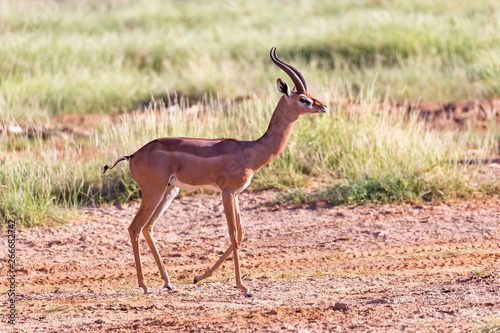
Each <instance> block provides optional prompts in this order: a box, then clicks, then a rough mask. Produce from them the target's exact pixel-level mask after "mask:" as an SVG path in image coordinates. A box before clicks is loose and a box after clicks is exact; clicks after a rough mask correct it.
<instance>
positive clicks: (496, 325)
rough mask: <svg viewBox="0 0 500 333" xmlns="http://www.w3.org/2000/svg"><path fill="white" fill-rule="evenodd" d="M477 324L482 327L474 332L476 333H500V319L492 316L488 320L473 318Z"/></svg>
mask: <svg viewBox="0 0 500 333" xmlns="http://www.w3.org/2000/svg"><path fill="white" fill-rule="evenodd" d="M472 321H474V322H475V323H476V324H478V325H480V326H479V327H478V328H477V329H476V330H474V332H476V333H498V332H500V319H499V318H498V317H496V316H492V317H490V318H487V319H482V318H473V319H472Z"/></svg>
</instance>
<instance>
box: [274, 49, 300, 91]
mask: <svg viewBox="0 0 500 333" xmlns="http://www.w3.org/2000/svg"><path fill="white" fill-rule="evenodd" d="M270 56H271V60H272V61H273V62H274V63H275V64H276V66H278V67H279V68H281V69H282V70H283V71H284V72H285V73H287V74H288V76H289V77H290V79H292V81H293V83H294V84H295V87H296V88H297V93H299V94H302V93H305V92H306V91H307V81H306V79H305V77H304V75H303V74H302V73H301V72H300V71H299V70H298V69H297V68H295V67H293V66H292V65H289V64H287V63H286V62H284V61H283V60H281V59H280V58H278V56H277V55H276V48H275V47H273V48H271V52H270Z"/></svg>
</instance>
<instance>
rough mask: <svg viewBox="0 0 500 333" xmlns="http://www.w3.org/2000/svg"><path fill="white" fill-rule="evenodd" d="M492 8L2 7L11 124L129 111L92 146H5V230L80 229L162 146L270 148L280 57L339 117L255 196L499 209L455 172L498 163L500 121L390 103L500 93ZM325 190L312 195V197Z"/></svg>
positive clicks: (495, 187)
mask: <svg viewBox="0 0 500 333" xmlns="http://www.w3.org/2000/svg"><path fill="white" fill-rule="evenodd" d="M491 6H493V5H492V2H489V1H478V2H474V3H472V2H470V3H469V2H456V1H444V2H440V3H439V4H436V3H434V2H431V1H412V2H402V1H401V2H399V1H393V2H390V3H384V2H380V1H372V0H366V1H357V2H351V1H337V2H331V1H326V0H318V1H314V2H311V3H308V4H307V5H305V4H304V3H301V2H297V3H293V4H292V3H284V2H280V1H271V2H268V1H267V2H266V1H260V0H258V1H253V2H251V3H250V2H247V1H219V2H216V3H212V2H202V1H189V2H184V1H158V0H140V1H133V2H132V1H85V2H80V1H66V2H55V1H51V0H46V1H39V2H33V1H28V0H20V1H15V2H12V1H5V0H0V43H1V44H2V47H1V48H0V73H1V75H0V117H1V124H7V125H9V124H10V125H16V124H18V123H19V124H23V125H33V124H37V125H41V124H42V125H43V124H47V123H51V116H52V115H56V114H68V113H127V112H128V113H129V116H125V117H124V118H123V120H121V121H115V122H114V123H112V124H109V125H103V126H100V127H98V128H95V129H91V128H89V129H87V130H88V132H89V133H90V137H78V136H74V135H61V136H52V137H49V138H42V137H37V136H35V137H32V138H29V137H27V136H9V135H4V134H0V135H2V136H1V137H0V139H1V141H0V197H1V198H2V200H1V202H0V219H1V221H5V220H7V219H15V220H16V221H17V222H18V224H19V225H35V224H45V223H47V222H50V221H52V222H60V221H67V220H68V219H70V218H71V216H73V215H74V214H75V213H77V210H75V208H78V207H83V206H86V205H90V204H102V203H110V202H126V201H130V200H134V199H138V198H139V197H140V193H139V190H138V188H137V186H136V185H135V183H134V181H133V180H132V179H131V177H130V174H129V172H128V170H127V167H126V164H125V163H122V164H121V165H119V166H118V167H117V168H116V169H114V170H112V171H110V172H108V173H107V174H106V175H102V167H103V166H104V165H105V164H110V163H112V162H113V161H114V160H115V159H116V157H117V156H119V155H123V154H131V153H133V152H134V151H136V150H137V149H138V148H140V147H141V146H142V145H144V144H146V143H147V142H149V141H151V140H153V139H156V138H158V137H163V136H184V137H204V138H220V137H236V138H238V139H243V140H253V139H257V138H258V137H259V136H260V135H262V134H263V133H264V131H265V129H266V128H267V125H268V122H269V119H270V117H271V113H272V111H273V109H274V107H275V106H276V103H277V101H278V99H279V95H278V93H277V92H276V91H275V84H274V82H275V80H276V78H277V77H279V76H281V77H282V78H286V77H285V76H284V74H283V73H282V72H281V71H280V70H279V69H277V68H276V66H274V65H273V64H272V62H271V61H270V60H269V57H268V52H269V49H270V47H271V46H277V47H278V54H279V55H280V56H281V57H282V58H283V59H285V60H287V61H289V62H291V63H293V64H295V65H297V66H298V67H299V68H300V69H301V70H302V71H303V72H304V73H305V75H306V77H307V78H308V81H309V85H310V92H311V94H312V95H313V96H314V97H316V98H318V99H320V100H322V101H324V102H326V103H327V104H329V105H330V107H331V113H330V114H327V115H316V116H311V117H302V119H300V121H299V122H298V123H297V124H296V126H295V128H294V131H293V133H292V137H291V139H290V141H289V143H288V145H287V147H286V148H285V150H284V151H283V152H282V154H281V155H280V156H279V157H278V158H277V159H276V160H275V161H273V162H272V163H271V164H270V165H269V166H267V167H265V168H264V169H262V170H261V171H259V172H258V173H257V175H256V176H255V177H254V180H253V184H254V185H259V186H263V187H274V188H279V189H280V190H286V191H284V192H286V193H285V198H286V199H285V200H286V201H291V202H314V201H318V200H322V201H328V202H332V203H335V204H360V203H387V202H416V201H433V200H443V199H457V198H470V197H485V196H489V195H492V194H498V193H499V184H498V182H497V181H495V179H494V178H492V177H489V174H488V172H489V171H488V168H487V167H484V166H477V167H474V170H473V171H471V170H472V169H471V168H469V167H467V166H464V165H460V164H457V163H456V161H457V160H459V159H461V158H468V157H470V156H471V151H474V153H473V156H474V157H475V158H481V157H491V156H495V155H497V154H498V142H499V140H500V134H499V133H500V132H499V131H498V129H497V124H496V122H495V120H494V119H493V120H492V121H491V122H490V123H489V124H488V126H487V128H486V129H485V130H483V131H476V130H474V129H473V128H471V129H467V128H465V129H464V130H461V131H456V130H453V129H445V130H440V131H438V130H432V129H429V128H426V127H425V126H424V124H422V123H421V122H419V121H417V119H413V118H411V119H403V118H401V117H395V116H393V115H391V114H390V112H389V109H388V108H385V107H382V109H380V102H383V101H389V102H393V101H401V102H405V101H409V102H412V101H416V100H425V101H429V100H455V99H467V98H476V97H488V96H496V95H498V93H499V91H498V87H499V86H500V82H499V81H498V80H499V78H500V75H498V73H499V72H500V71H499V70H498V68H500V67H499V62H498V61H499V60H498V59H500V57H498V56H497V55H499V54H500V47H499V45H500V43H499V42H500V37H499V36H500V33H499V32H500V31H499V28H498V25H497V24H496V23H495V22H497V21H498V15H499V14H498V13H497V12H496V11H494V10H491V8H492V7H491ZM292 22H299V23H297V24H292ZM286 79H287V80H288V78H286ZM175 94H178V95H179V96H181V97H183V98H189V101H188V100H187V99H183V98H181V101H180V103H175V102H172V103H169V105H170V104H178V105H177V106H176V107H166V106H162V107H157V108H155V110H152V109H151V110H149V111H147V112H145V113H136V114H135V115H133V116H130V111H131V110H134V109H136V108H137V106H138V105H139V103H140V102H143V101H148V100H150V98H151V96H154V97H165V96H173V95H175ZM199 100H202V103H199V104H198V101H199ZM167 106H168V105H167ZM1 124H0V125H1ZM318 182H321V184H323V185H322V186H321V187H322V188H321V189H320V190H317V191H314V193H313V195H311V191H310V190H304V188H306V187H308V186H310V185H311V184H313V183H314V184H317V183H318Z"/></svg>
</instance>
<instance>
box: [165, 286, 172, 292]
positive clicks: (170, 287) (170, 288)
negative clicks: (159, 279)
mask: <svg viewBox="0 0 500 333" xmlns="http://www.w3.org/2000/svg"><path fill="white" fill-rule="evenodd" d="M165 288H167V289H168V290H170V291H172V290H173V289H172V286H171V285H169V284H167V285H165Z"/></svg>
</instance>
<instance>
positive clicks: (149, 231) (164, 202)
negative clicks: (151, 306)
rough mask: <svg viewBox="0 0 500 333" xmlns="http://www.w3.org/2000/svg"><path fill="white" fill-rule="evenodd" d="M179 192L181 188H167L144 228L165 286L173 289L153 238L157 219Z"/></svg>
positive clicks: (145, 236) (170, 186)
mask: <svg viewBox="0 0 500 333" xmlns="http://www.w3.org/2000/svg"><path fill="white" fill-rule="evenodd" d="M178 193H179V188H178V187H175V186H172V185H169V186H167V188H166V189H165V193H164V194H163V198H162V199H161V201H160V203H159V204H158V206H157V207H156V209H155V211H154V213H153V215H152V216H151V218H150V219H149V221H148V222H147V223H146V225H145V226H144V229H143V234H144V238H145V239H146V242H147V243H148V246H149V248H150V249H151V252H152V253H153V257H154V258H155V261H156V265H157V266H158V269H159V271H160V276H161V278H162V279H163V281H164V285H163V286H164V287H165V288H167V289H170V290H172V286H171V285H170V278H169V276H168V273H167V272H166V270H165V266H164V265H163V261H162V259H161V257H160V254H159V253H158V249H157V247H156V243H155V240H154V238H153V228H154V226H155V223H156V221H158V219H159V218H160V216H162V215H163V213H165V211H166V210H167V209H168V207H169V206H170V204H171V203H172V200H174V198H175V196H176V195H177V194H178Z"/></svg>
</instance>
